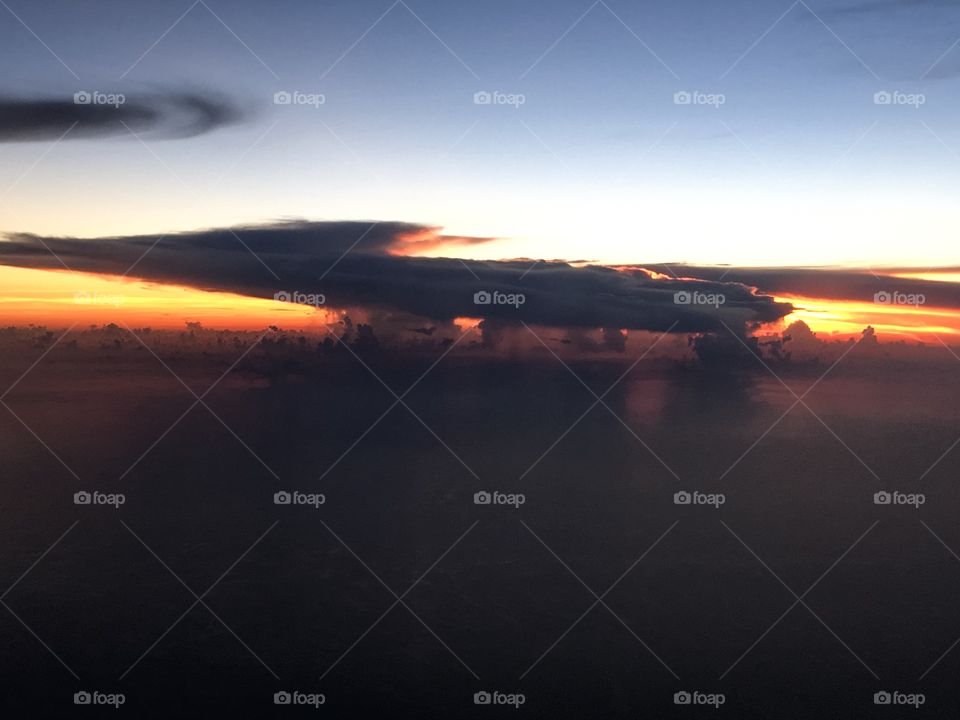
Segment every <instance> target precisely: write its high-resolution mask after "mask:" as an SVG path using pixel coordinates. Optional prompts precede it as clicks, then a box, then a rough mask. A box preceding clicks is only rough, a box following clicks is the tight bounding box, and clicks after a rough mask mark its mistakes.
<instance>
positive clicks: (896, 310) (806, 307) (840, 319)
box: [776, 295, 960, 342]
mask: <svg viewBox="0 0 960 720" xmlns="http://www.w3.org/2000/svg"><path fill="white" fill-rule="evenodd" d="M776 300H778V301H779V302H789V303H792V304H793V306H794V311H793V312H792V313H791V314H790V315H788V316H787V317H785V318H784V319H783V323H784V324H785V325H789V324H790V323H792V322H795V321H797V320H802V321H803V322H805V323H806V324H807V325H808V326H809V327H810V329H811V330H813V331H814V332H816V333H827V334H830V335H835V336H838V337H848V336H849V337H857V336H859V335H860V333H861V332H863V330H864V328H866V327H867V326H868V325H869V326H871V327H873V329H874V330H876V331H877V334H878V335H895V336H898V337H899V338H901V339H906V340H913V341H920V342H923V341H925V340H929V339H932V336H934V335H947V336H950V338H951V339H953V340H954V341H957V340H960V313H957V312H956V311H955V310H950V309H947V308H935V307H929V306H924V305H921V306H919V307H913V306H907V305H881V304H876V303H872V302H854V301H850V300H829V299H825V298H810V297H800V296H795V295H778V296H776ZM925 336H929V337H927V338H925Z"/></svg>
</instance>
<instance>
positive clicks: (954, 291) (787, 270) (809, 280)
mask: <svg viewBox="0 0 960 720" xmlns="http://www.w3.org/2000/svg"><path fill="white" fill-rule="evenodd" d="M643 267H644V268H645V269H651V270H655V271H657V272H663V273H667V272H669V273H676V274H677V275H682V276H684V277H691V278H696V279H700V280H708V281H713V282H716V281H717V280H720V279H722V280H729V281H731V282H737V283H743V284H744V285H748V286H750V287H754V288H757V289H758V290H759V291H760V292H763V293H769V294H772V295H789V296H795V297H808V298H813V297H815V298H823V299H828V300H842V301H846V302H860V303H870V302H874V301H875V299H876V298H875V296H876V295H878V294H879V293H902V294H905V295H913V296H922V297H923V303H922V304H924V305H926V306H929V307H934V308H947V309H954V308H956V309H960V283H955V282H943V281H939V280H932V279H924V278H923V277H916V275H918V274H923V273H918V272H917V269H916V268H876V267H874V268H869V269H867V268H834V267H720V266H709V265H708V266H700V265H684V264H671V265H669V266H667V265H644V266H643ZM935 272H949V273H952V274H960V270H958V268H955V267H942V268H927V269H925V270H924V273H929V274H933V273H935ZM911 274H912V275H914V276H913V277H908V275H911Z"/></svg>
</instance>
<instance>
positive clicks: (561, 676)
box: [0, 330, 960, 718]
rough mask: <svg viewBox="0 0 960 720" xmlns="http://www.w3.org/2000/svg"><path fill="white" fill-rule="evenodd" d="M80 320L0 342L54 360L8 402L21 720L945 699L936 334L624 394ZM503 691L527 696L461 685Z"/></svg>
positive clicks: (952, 604)
mask: <svg viewBox="0 0 960 720" xmlns="http://www.w3.org/2000/svg"><path fill="white" fill-rule="evenodd" d="M95 337H96V339H95V341H90V339H89V338H87V340H86V341H81V342H80V343H79V344H77V343H74V342H72V341H70V340H69V339H65V340H63V341H61V342H60V343H58V344H57V345H56V346H52V345H51V340H50V338H49V337H48V338H44V336H43V334H42V333H41V332H40V331H36V330H35V331H27V330H23V331H17V332H9V333H8V334H7V335H6V337H5V339H4V342H3V344H2V347H3V353H2V357H0V373H2V377H0V379H2V383H0V384H2V385H3V387H8V386H10V385H11V384H14V383H15V382H16V381H17V379H18V378H19V377H20V376H21V375H22V374H23V373H24V372H25V371H26V370H27V369H28V368H29V367H30V364H31V363H32V362H33V361H34V360H36V359H37V358H40V356H41V355H42V354H43V353H44V352H45V351H49V352H47V353H46V355H44V356H43V358H42V359H41V360H40V362H39V363H37V365H36V366H35V367H33V369H31V370H30V371H29V372H28V373H27V374H26V375H25V376H24V377H23V378H22V379H21V380H19V381H18V382H16V384H15V385H14V387H13V389H12V390H11V391H10V392H9V394H8V395H6V396H5V397H4V398H3V402H4V404H5V405H7V406H8V409H6V410H3V412H2V414H0V452H2V456H3V458H4V463H3V468H4V470H3V475H4V477H3V482H4V494H3V504H2V507H0V522H2V530H0V532H2V536H3V544H4V547H5V552H4V553H3V554H2V556H0V558H2V560H0V562H2V567H0V572H2V576H3V577H4V578H5V580H4V583H5V585H4V588H3V589H4V590H6V588H7V586H12V587H11V589H10V590H9V591H8V592H7V593H5V594H4V595H3V603H4V605H5V606H6V607H7V611H4V612H3V613H2V614H0V625H2V627H3V632H2V638H3V642H2V645H0V672H2V676H3V677H4V678H5V680H4V684H3V689H2V693H3V695H4V696H5V697H4V703H5V705H6V707H8V708H11V709H12V712H13V715H11V717H13V716H17V717H27V716H31V717H41V716H44V717H53V716H60V715H62V714H64V713H66V712H69V711H72V710H73V708H74V705H73V694H74V693H75V692H80V691H88V692H91V693H93V692H94V691H97V692H101V693H106V694H110V693H123V695H124V698H125V703H124V705H123V706H122V707H121V708H120V710H119V711H118V712H115V711H114V710H112V709H110V708H104V707H101V708H97V709H90V712H91V713H99V716H107V717H113V716H118V717H119V716H121V715H123V716H129V717H145V718H168V717H209V716H212V715H214V714H221V713H226V712H235V713H243V714H244V715H246V716H251V717H267V716H286V715H287V714H289V713H294V714H297V713H298V710H299V712H300V713H301V714H302V713H306V712H308V711H309V712H310V713H314V711H313V709H312V708H309V707H308V708H283V707H279V706H276V705H275V704H274V694H275V693H277V692H281V691H287V692H290V693H294V691H296V692H299V693H304V694H306V695H310V694H321V693H322V695H323V698H324V700H325V703H324V704H323V705H322V706H321V707H320V708H319V711H318V712H316V713H315V714H314V715H313V716H316V717H320V716H321V715H323V716H333V717H401V716H403V717H438V718H441V717H443V718H450V717H479V718H484V717H489V716H493V715H499V716H506V715H508V714H509V715H510V716H511V717H514V716H516V717H520V716H521V715H527V716H533V717H555V718H566V717H569V718H583V717H674V716H675V717H688V716H702V717H714V716H716V717H734V718H788V717H790V718H796V717H801V716H803V717H811V718H812V717H849V718H859V717H864V718H865V717H883V716H887V715H889V716H890V717H893V716H906V715H904V714H905V713H909V716H910V717H956V715H957V713H958V711H960V690H958V686H957V683H956V677H957V673H958V672H960V651H957V650H955V649H953V650H952V651H951V648H952V646H953V644H954V643H955V641H956V640H957V638H958V637H960V617H958V615H957V613H956V612H955V608H956V604H957V601H958V599H960V559H958V557H957V556H956V555H955V554H954V551H956V550H960V532H958V530H957V524H956V520H955V519H956V515H957V511H958V509H960V492H958V491H957V489H956V477H957V472H958V470H960V452H957V451H954V452H948V450H950V449H951V447H952V445H953V444H954V443H955V442H956V440H957V434H958V427H960V425H958V416H960V404H958V402H957V401H958V398H960V380H958V373H957V370H958V368H960V361H958V360H957V359H956V358H954V357H952V356H951V354H950V352H949V351H948V350H947V349H945V348H939V349H936V348H928V349H927V353H926V354H925V355H924V357H923V359H922V361H921V360H916V359H914V360H912V361H911V362H903V361H900V360H898V359H896V358H895V357H891V356H890V355H889V354H885V353H876V352H870V351H868V349H867V348H866V347H859V346H858V347H854V348H853V349H852V351H850V352H848V353H847V354H846V355H845V356H844V357H843V358H842V359H839V358H831V359H830V361H829V362H827V361H826V360H822V359H821V360H816V359H812V360H807V361H804V362H798V361H794V362H786V361H781V362H779V363H776V364H773V363H772V362H771V364H770V366H769V371H768V370H767V369H765V368H764V367H763V365H762V364H761V363H760V362H757V363H756V367H755V368H751V367H749V366H746V365H741V366H740V367H739V368H738V369H737V370H732V369H730V368H728V367H723V366H721V367H720V368H713V369H711V368H709V367H706V366H705V365H704V364H703V363H701V362H697V361H695V360H694V361H690V362H681V361H676V360H668V359H666V358H665V357H663V356H659V355H657V353H652V354H651V356H649V357H647V358H645V359H644V360H643V361H641V362H639V363H638V364H636V365H635V366H634V367H633V369H632V370H630V372H629V373H628V374H627V375H626V376H625V377H624V378H623V379H622V380H621V381H620V382H619V383H617V384H616V385H614V383H615V382H616V381H617V379H618V378H619V377H621V375H622V374H623V373H624V372H625V371H627V370H628V369H629V368H630V366H631V363H633V362H634V361H635V360H636V355H635V356H633V357H614V358H611V357H607V356H602V357H601V356H597V357H593V358H590V357H587V356H585V355H582V354H581V355H576V354H572V353H571V354H566V352H565V349H564V347H565V346H561V349H559V350H558V351H557V352H558V355H559V356H560V357H561V358H564V362H567V363H569V365H568V367H565V366H564V365H563V364H562V363H561V362H560V360H558V359H557V358H555V357H553V356H552V355H551V354H550V353H548V352H547V351H546V350H544V351H543V352H542V353H539V354H538V353H528V354H526V355H525V356H523V357H517V358H515V359H512V360H510V359H505V358H504V357H503V356H502V355H496V356H489V357H488V356H484V355H483V354H482V353H478V352H476V351H475V350H474V349H471V347H470V343H469V342H463V343H462V344H460V345H459V346H458V347H451V346H450V344H449V343H448V344H447V347H446V349H447V350H448V351H449V352H448V353H447V354H446V355H445V356H444V357H443V359H442V360H440V361H439V362H438V363H437V364H436V365H435V366H434V367H432V369H431V366H432V365H433V364H434V362H435V361H436V360H437V359H438V358H440V356H441V355H442V353H443V350H442V349H441V350H434V349H431V350H430V351H429V352H427V351H423V352H414V351H408V352H405V353H388V352H385V351H384V350H383V349H380V348H377V346H376V345H375V344H372V343H367V344H365V343H364V342H363V337H362V336H359V335H358V336H355V337H354V338H353V340H352V341H351V343H350V346H349V347H344V346H342V345H337V344H336V343H327V344H326V345H324V344H323V343H319V347H318V346H317V345H318V343H317V342H316V341H315V340H305V341H303V342H302V343H301V341H298V340H297V339H296V338H280V339H278V337H277V336H276V335H271V336H268V337H266V338H264V339H263V340H262V341H260V342H259V343H257V339H258V334H252V333H250V334H240V335H237V336H236V337H235V338H234V340H232V341H225V340H224V339H223V338H220V340H218V341H217V342H213V343H208V344H205V345H202V346H196V345H191V344H190V342H188V341H186V340H184V337H186V336H185V335H184V336H181V337H180V338H179V339H175V340H176V342H173V341H170V339H169V338H164V337H162V336H159V335H158V334H156V333H154V334H152V335H151V334H149V333H147V334H144V335H142V339H143V340H144V341H145V343H146V344H147V345H150V346H151V348H152V349H155V351H156V353H157V356H154V355H153V354H152V352H151V351H148V350H147V349H146V348H145V347H144V346H143V345H141V344H140V342H139V341H138V340H136V339H134V338H133V337H131V336H130V335H129V334H128V333H126V332H120V331H115V332H114V333H113V334H112V335H110V334H109V333H106V334H104V336H103V337H99V336H95ZM110 337H113V338H114V339H113V341H111V340H110ZM84 342H86V345H85V344H84ZM331 345H332V346H331ZM51 347H52V349H51ZM251 347H252V348H253V349H250V348H251ZM245 353H246V354H245ZM238 359H239V362H237V360H238ZM838 359H839V362H837V363H836V365H835V367H833V369H832V370H830V372H829V374H827V375H826V377H824V378H823V379H822V380H821V381H820V382H819V383H818V384H816V386H815V387H814V388H813V390H811V391H810V393H809V394H808V395H804V393H805V392H806V391H807V389H808V388H809V387H811V385H813V384H814V383H817V380H818V378H820V377H821V376H822V375H824V373H826V372H827V370H828V368H829V367H830V364H831V363H833V362H834V361H836V360H838ZM161 361H162V362H161ZM233 363H236V365H235V366H233V367H232V369H231V366H232V365H233ZM164 364H166V367H165V366H164ZM228 370H229V373H228V374H227V375H226V376H225V377H223V379H222V380H220V381H219V382H217V381H218V378H221V376H223V375H224V373H226V372H227V371H228ZM774 372H775V374H776V375H777V376H779V377H780V378H782V379H783V383H781V381H780V380H779V379H777V377H774ZM425 373H426V374H425ZM421 377H422V379H420V380H419V382H418V378H421ZM181 379H182V382H181ZM381 380H382V382H381ZM581 381H582V382H581ZM214 383H216V384H215V385H214ZM414 383H416V385H415V386H414V388H413V389H412V390H411V391H410V392H409V394H406V395H405V394H404V393H405V391H406V390H407V388H409V387H410V386H411V384H414ZM211 385H213V386H214V387H213V389H212V390H210V392H209V394H205V393H206V391H207V390H208V388H210V387H211ZM387 386H389V388H390V389H392V391H393V392H395V393H396V396H399V397H401V398H402V401H401V402H399V403H397V397H396V396H394V395H393V394H392V393H391V391H390V390H388V389H387ZM611 386H613V388H612V389H611V390H609V393H608V394H604V393H605V392H606V391H607V390H608V388H610V387H611ZM188 387H189V388H190V390H192V391H193V393H196V396H199V397H200V398H201V399H202V402H200V403H197V397H196V396H195V395H193V394H191V392H190V390H188ZM588 388H589V389H588ZM788 388H789V389H788ZM591 390H592V392H595V393H596V394H597V395H598V396H600V397H601V398H602V403H597V398H596V396H594V395H593V394H592V393H591ZM791 390H792V391H793V392H794V393H796V396H794V395H793V394H791V392H790V391H791ZM797 396H799V397H801V398H803V402H802V403H800V404H796V406H795V407H793V409H792V410H790V411H789V413H788V414H786V415H785V416H784V413H786V412H787V410H788V409H789V408H790V407H791V405H794V404H795V403H796V401H797ZM192 405H193V406H194V407H193V409H192V410H189V412H188V408H190V407H191V406H192ZM391 406H393V408H392V409H390V408H391ZM591 406H593V408H592V409H590V408H591ZM781 416H783V417H782V419H781ZM18 418H19V419H18ZM378 419H379V422H376V421H377V420H378ZM778 419H779V421H778ZM171 426H173V427H172V429H170V428H171ZM371 426H373V427H372V429H370V428H371ZM571 426H572V429H571ZM771 427H772V429H771ZM158 438H162V439H160V440H159V441H158ZM945 453H946V454H945ZM941 458H942V459H941ZM938 459H939V461H938ZM78 491H88V492H91V493H93V492H95V491H96V492H100V493H105V494H108V495H109V494H115V493H122V494H123V496H124V502H123V504H122V505H121V506H120V507H119V508H118V509H115V508H114V507H112V506H110V505H95V504H90V505H82V504H80V505H78V504H75V502H74V493H77V492H78ZM281 491H288V492H291V493H292V492H293V491H299V492H300V493H303V494H305V495H306V496H309V495H314V496H315V497H314V502H315V503H316V506H311V505H309V504H306V505H295V504H291V505H283V504H275V500H274V494H275V493H277V492H281ZM483 491H488V492H491V493H493V492H494V491H497V492H499V493H504V494H506V495H514V496H516V495H518V494H522V496H523V498H522V499H523V503H522V504H521V505H519V506H518V507H514V506H511V505H503V504H501V505H498V504H496V501H494V503H491V504H487V505H485V504H476V503H475V494H476V493H480V492H483ZM681 491H687V492H690V493H693V492H694V491H698V492H700V493H704V494H705V496H701V497H700V500H703V499H704V497H706V498H712V501H714V502H715V503H719V502H720V498H718V497H717V494H722V496H723V497H722V505H720V506H719V507H713V506H711V505H695V504H690V505H684V504H677V503H676V502H675V493H678V492H681ZM880 491H887V492H891V493H892V492H894V491H898V492H900V493H903V495H901V496H899V498H900V500H901V501H906V500H908V499H912V501H913V502H914V504H913V505H910V504H906V505H896V504H889V505H883V504H875V501H874V494H875V493H877V492H880ZM918 493H919V494H922V503H923V504H920V505H919V506H917V505H918V503H919V502H921V500H919V499H918V498H920V496H918V495H917V494H918ZM318 494H322V495H323V500H324V502H323V504H319V499H318V498H317V497H316V496H317V495H318ZM680 497H681V498H682V497H683V496H680ZM481 498H482V496H481ZM301 499H302V498H301ZM500 499H503V498H500ZM508 499H512V500H514V501H515V503H516V502H519V498H518V497H513V498H508ZM695 502H696V501H695ZM896 502H897V500H896V499H895V500H894V503H896ZM68 529H69V532H67V534H66V535H65V536H63V537H62V539H61V540H60V541H59V542H55V541H57V539H58V538H60V537H61V536H62V535H63V533H64V532H65V531H68ZM51 546H53V547H52V549H49V548H51ZM951 548H952V549H953V550H951ZM48 549H49V552H48V553H47V554H44V553H45V551H47V550H48ZM34 563H36V565H35V566H34ZM31 568H32V569H31ZM28 570H29V572H28V573H27V574H26V575H25V576H23V577H22V579H20V580H18V578H20V577H21V576H22V575H23V574H24V573H25V572H26V571H28ZM208 588H212V589H210V590H209V592H207V591H208ZM608 589H609V592H608ZM408 591H409V592H408ZM198 597H199V598H200V601H198ZM598 598H601V599H602V600H600V601H598ZM798 598H799V600H798ZM391 608H392V609H391ZM388 611H389V612H388ZM385 613H386V614H385ZM18 617H19V619H21V620H22V621H23V623H24V624H22V623H21V622H20V621H18ZM27 626H28V627H29V628H30V629H29V630H28V629H27ZM32 633H36V636H33V634H32ZM948 651H949V652H948ZM945 653H946V654H945ZM495 691H496V692H498V693H503V694H504V695H502V696H498V698H499V701H501V702H505V701H508V700H510V696H518V694H522V700H523V705H522V706H521V708H520V710H519V712H516V711H514V709H513V708H512V707H510V706H509V705H506V706H499V707H490V706H484V705H477V704H475V694H476V693H480V692H489V693H494V692H495ZM884 691H887V692H890V693H891V694H892V693H894V691H896V692H899V693H903V694H904V695H903V696H901V700H902V699H903V698H904V697H907V696H916V695H917V694H919V693H922V695H923V702H924V704H923V705H922V706H921V707H920V708H919V710H914V709H913V707H911V706H909V705H907V706H899V707H890V708H885V707H882V706H878V705H876V704H875V703H874V695H875V693H878V692H884ZM678 692H689V693H691V696H692V697H695V696H693V693H695V692H696V693H702V694H703V695H701V696H699V700H700V701H703V700H704V698H706V697H708V696H710V695H715V694H718V693H722V694H723V703H724V704H723V705H722V706H721V707H720V708H719V709H718V710H715V709H714V708H713V707H710V706H703V705H700V706H693V705H691V706H684V705H678V704H676V703H675V694H676V693H678ZM482 697H483V696H480V698H481V699H482ZM681 697H682V696H681ZM301 699H302V697H301ZM513 699H514V700H517V697H514V698H513ZM696 701H697V700H694V702H696ZM495 702H496V700H495ZM897 713H904V714H901V715H896V714H897Z"/></svg>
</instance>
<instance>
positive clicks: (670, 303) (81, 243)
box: [0, 222, 792, 332]
mask: <svg viewBox="0 0 960 720" xmlns="http://www.w3.org/2000/svg"><path fill="white" fill-rule="evenodd" d="M431 232H433V233H437V235H438V236H439V231H438V230H437V229H435V228H429V227H428V226H422V225H416V224H410V223H400V222H380V223H362V222H286V223H279V224H273V225H262V226H253V227H237V228H226V229H211V230H204V231H198V232H187V233H177V234H172V235H168V236H155V235H143V236H132V237H108V238H96V239H79V238H64V237H40V236H36V235H30V234H18V235H12V236H9V237H8V238H7V239H6V240H5V241H2V242H0V264H5V265H14V266H19V267H28V268H43V269H61V270H62V269H63V267H64V265H66V266H67V267H68V268H70V269H71V270H75V271H84V272H94V273H102V274H107V275H128V276H130V277H138V278H143V279H147V280H151V281H156V282H162V283H175V284H180V285H188V286H191V287H195V288H200V289H205V290H219V291H226V292H233V293H240V294H243V295H248V296H254V297H262V298H272V297H273V296H274V295H275V293H277V292H278V291H284V290H285V291H294V290H296V291H299V292H304V293H322V294H323V295H325V297H326V302H327V304H328V305H329V306H332V307H354V306H365V307H371V308H381V309H389V310H397V311H403V312H406V313H410V314H413V315H417V316H420V317H423V318H428V319H431V320H437V321H447V320H451V319H454V318H457V317H474V318H485V319H495V320H497V321H502V322H514V323H519V322H521V321H522V322H525V323H528V324H537V325H543V326H551V327H584V328H623V329H639V330H651V331H666V330H673V331H675V332H709V331H724V326H726V327H728V328H735V329H737V330H743V329H745V328H748V327H751V326H754V325H756V324H759V323H767V322H772V321H775V320H778V319H780V318H782V317H784V316H785V315H787V314H789V313H790V312H791V310H792V307H791V306H790V305H789V304H787V303H782V302H776V301H775V300H774V299H773V297H771V296H769V295H763V294H758V293H756V292H754V290H753V289H752V288H750V287H748V286H747V285H745V284H742V283H739V282H730V281H713V280H690V279H674V278H665V277H662V276H659V275H657V274H655V273H650V272H648V271H646V270H643V269H639V268H637V269H618V268H609V267H602V266H595V265H592V266H573V265H570V264H568V263H563V262H556V261H551V262H540V263H537V264H535V265H533V266H532V267H531V263H530V262H527V261H464V260H462V259H458V258H448V257H416V256H410V255H405V254H404V250H405V249H408V247H409V246H413V247H414V248H417V247H424V246H425V245H424V241H425V238H426V236H427V235H429V233H431ZM440 237H442V236H440ZM455 242H456V243H457V244H463V243H464V238H456V239H455ZM427 245H429V243H427ZM254 256H256V257H254ZM483 292H488V293H502V294H504V295H507V296H511V295H512V296H518V295H522V296H523V303H522V305H520V306H519V307H518V306H517V304H515V303H514V304H510V303H509V302H507V303H502V304H498V303H497V302H491V303H488V304H484V303H482V302H481V303H478V302H476V297H475V296H476V295H477V293H483ZM711 299H712V300H711Z"/></svg>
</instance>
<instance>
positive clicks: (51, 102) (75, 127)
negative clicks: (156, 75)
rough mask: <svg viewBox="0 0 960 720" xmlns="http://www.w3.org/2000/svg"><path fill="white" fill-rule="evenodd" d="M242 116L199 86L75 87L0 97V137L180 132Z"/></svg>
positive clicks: (202, 129)
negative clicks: (146, 90) (151, 89)
mask: <svg viewBox="0 0 960 720" xmlns="http://www.w3.org/2000/svg"><path fill="white" fill-rule="evenodd" d="M242 118H243V112H242V111H241V110H240V108H239V107H238V106H236V105H235V104H233V103H232V102H231V101H229V100H227V99H225V98H223V97H220V96H218V95H213V94H208V93H198V92H186V91H184V92H164V93H154V94H147V95H123V94H116V93H100V92H96V93H94V92H87V91H80V92H78V93H77V94H76V95H74V96H71V97H67V98H13V97H0V142H7V143H9V142H30V141H34V140H56V139H57V138H60V137H64V139H68V140H69V139H79V138H90V137H107V136H112V135H129V133H130V131H133V132H136V133H138V134H139V133H142V132H143V133H149V134H151V135H152V136H160V137H166V138H183V137H193V136H196V135H202V134H204V133H208V132H211V131H213V130H216V129H218V128H220V127H223V126H225V125H230V124H232V123H236V122H239V121H240V120H241V119H242ZM68 130H69V133H68V132H67V131H68ZM65 133H66V135H65Z"/></svg>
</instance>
